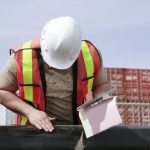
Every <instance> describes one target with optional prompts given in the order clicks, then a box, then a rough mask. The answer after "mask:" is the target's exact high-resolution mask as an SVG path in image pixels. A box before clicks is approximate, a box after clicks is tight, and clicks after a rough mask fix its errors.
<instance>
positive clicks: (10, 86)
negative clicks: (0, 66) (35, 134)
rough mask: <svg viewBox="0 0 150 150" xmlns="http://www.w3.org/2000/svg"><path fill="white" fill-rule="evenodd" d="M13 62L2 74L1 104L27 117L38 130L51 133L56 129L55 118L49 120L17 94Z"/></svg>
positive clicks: (43, 113) (0, 83)
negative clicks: (54, 125)
mask: <svg viewBox="0 0 150 150" xmlns="http://www.w3.org/2000/svg"><path fill="white" fill-rule="evenodd" d="M13 61H14V60H13V59H12V58H10V60H9V61H8V63H7V65H6V67H5V68H4V70H3V72H2V73H1V74H0V104H2V105H4V106H6V107H7V108H8V109H10V110H12V111H14V112H16V113H19V114H21V115H23V116H25V117H27V118H28V119H29V121H30V123H31V124H32V125H34V126H35V127H37V128H38V129H44V130H45V131H46V132H48V131H49V132H51V131H52V130H53V129H54V127H53V125H52V123H51V121H50V120H53V118H49V117H48V116H47V114H46V113H45V112H42V111H39V110H37V109H35V108H33V107H32V106H30V105H29V104H27V103H25V102H24V101H22V100H21V99H20V98H19V97H18V96H17V95H16V94H15V92H16V90H17V84H16V83H17V81H16V76H15V71H14V68H13V65H12V64H13V63H14V62H13ZM11 63H12V64H11ZM10 64H11V65H10Z"/></svg>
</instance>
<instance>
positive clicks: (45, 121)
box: [29, 110, 55, 132]
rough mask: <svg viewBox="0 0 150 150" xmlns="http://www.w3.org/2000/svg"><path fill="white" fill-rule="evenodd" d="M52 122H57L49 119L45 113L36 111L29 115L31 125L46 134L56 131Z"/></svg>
mask: <svg viewBox="0 0 150 150" xmlns="http://www.w3.org/2000/svg"><path fill="white" fill-rule="evenodd" d="M51 120H55V118H51V117H48V116H47V114H46V113H45V112H43V111H39V110H34V111H32V112H30V114H29V121H30V123H31V124H32V125H34V126H35V127H37V128H38V129H43V130H44V131H46V132H52V131H53V130H54V127H53V125H52V123H51Z"/></svg>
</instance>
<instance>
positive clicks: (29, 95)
mask: <svg viewBox="0 0 150 150" xmlns="http://www.w3.org/2000/svg"><path fill="white" fill-rule="evenodd" d="M26 48H29V49H28V50H23V58H22V59H23V60H22V62H23V64H22V65H23V66H22V67H23V80H24V84H32V49H31V41H28V42H26V43H24V44H23V49H26ZM24 98H25V99H26V100H29V101H31V102H33V87H32V86H24Z"/></svg>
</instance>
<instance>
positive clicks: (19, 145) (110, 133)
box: [0, 125, 150, 150]
mask: <svg viewBox="0 0 150 150" xmlns="http://www.w3.org/2000/svg"><path fill="white" fill-rule="evenodd" d="M82 131H83V128H82V126H73V125H69V126H68V125H64V126H62V125H60V126H59V125H57V126H55V131H54V132H53V133H45V132H44V131H41V130H37V129H35V128H34V127H30V126H29V127H25V126H1V127H0V150H58V149H59V150H75V149H76V150H77V149H79V150H82V149H85V150H112V149H114V150H133V149H134V150H150V127H144V126H116V127H113V128H111V129H109V130H107V131H104V132H102V133H100V134H97V135H95V136H94V137H91V138H89V139H86V138H85V136H84V135H83V138H82V137H81V134H82Z"/></svg>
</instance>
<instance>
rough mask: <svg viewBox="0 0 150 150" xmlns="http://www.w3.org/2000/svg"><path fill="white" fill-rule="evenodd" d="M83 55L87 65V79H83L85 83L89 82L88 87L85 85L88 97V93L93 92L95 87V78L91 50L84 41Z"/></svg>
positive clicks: (84, 91)
mask: <svg viewBox="0 0 150 150" xmlns="http://www.w3.org/2000/svg"><path fill="white" fill-rule="evenodd" d="M82 55H83V59H84V63H85V68H86V75H87V77H86V79H83V81H86V80H87V86H86V87H85V84H84V85H83V87H82V89H83V93H84V95H85V96H86V94H87V93H89V92H91V90H92V87H93V77H94V63H93V59H92V56H91V52H90V49H89V47H88V45H87V44H86V42H85V41H82Z"/></svg>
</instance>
